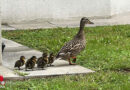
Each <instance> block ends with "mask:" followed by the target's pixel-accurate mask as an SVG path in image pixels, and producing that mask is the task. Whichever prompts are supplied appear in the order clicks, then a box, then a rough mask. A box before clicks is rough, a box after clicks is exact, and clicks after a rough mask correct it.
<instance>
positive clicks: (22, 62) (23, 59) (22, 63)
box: [14, 56, 25, 70]
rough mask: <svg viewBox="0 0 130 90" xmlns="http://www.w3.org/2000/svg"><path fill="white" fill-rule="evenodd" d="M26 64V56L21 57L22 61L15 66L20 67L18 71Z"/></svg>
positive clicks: (18, 61)
mask: <svg viewBox="0 0 130 90" xmlns="http://www.w3.org/2000/svg"><path fill="white" fill-rule="evenodd" d="M24 64H25V57H24V56H21V57H20V60H17V61H16V62H15V65H14V67H18V69H19V70H20V67H21V66H23V65H24Z"/></svg>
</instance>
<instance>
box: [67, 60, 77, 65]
mask: <svg viewBox="0 0 130 90" xmlns="http://www.w3.org/2000/svg"><path fill="white" fill-rule="evenodd" d="M68 61H69V65H76V63H72V62H71V61H70V59H68Z"/></svg>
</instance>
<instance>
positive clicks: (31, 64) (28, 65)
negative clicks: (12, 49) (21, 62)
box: [25, 56, 37, 71]
mask: <svg viewBox="0 0 130 90" xmlns="http://www.w3.org/2000/svg"><path fill="white" fill-rule="evenodd" d="M36 59H37V58H36V56H32V57H31V58H30V59H28V60H27V62H26V64H25V70H26V71H27V69H32V70H33V68H34V66H35V64H36Z"/></svg>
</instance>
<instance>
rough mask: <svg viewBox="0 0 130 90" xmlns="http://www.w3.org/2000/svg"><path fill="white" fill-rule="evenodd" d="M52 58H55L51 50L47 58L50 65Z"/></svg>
mask: <svg viewBox="0 0 130 90" xmlns="http://www.w3.org/2000/svg"><path fill="white" fill-rule="evenodd" d="M54 59H55V57H54V54H53V52H52V53H50V55H49V58H48V64H50V66H53V65H52V63H53V62H54Z"/></svg>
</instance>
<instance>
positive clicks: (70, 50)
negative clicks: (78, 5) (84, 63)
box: [56, 17, 94, 65]
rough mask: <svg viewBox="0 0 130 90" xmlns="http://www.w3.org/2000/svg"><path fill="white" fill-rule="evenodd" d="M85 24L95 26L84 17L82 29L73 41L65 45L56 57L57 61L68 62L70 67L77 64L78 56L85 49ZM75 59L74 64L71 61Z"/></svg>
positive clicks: (81, 24)
mask: <svg viewBox="0 0 130 90" xmlns="http://www.w3.org/2000/svg"><path fill="white" fill-rule="evenodd" d="M85 24H94V23H93V22H91V21H90V20H89V19H88V18H87V17H83V18H81V20H80V27H79V31H78V33H77V34H76V35H75V36H74V37H73V39H72V40H70V41H68V42H67V43H65V44H64V46H63V47H62V48H61V49H60V51H59V52H58V54H57V55H56V59H60V60H61V59H62V60H68V62H69V65H75V64H76V56H77V55H78V54H79V53H80V52H81V51H83V50H84V49H85V46H86V39H85V33H84V27H85ZM71 58H72V59H73V63H72V62H71V60H70V59H71Z"/></svg>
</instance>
